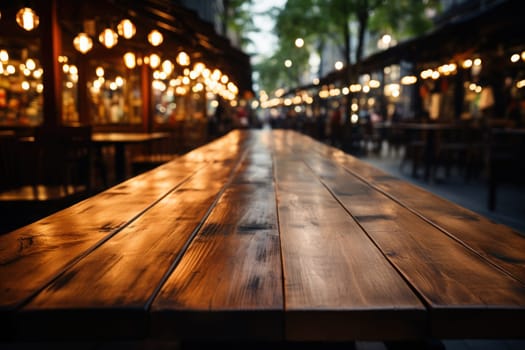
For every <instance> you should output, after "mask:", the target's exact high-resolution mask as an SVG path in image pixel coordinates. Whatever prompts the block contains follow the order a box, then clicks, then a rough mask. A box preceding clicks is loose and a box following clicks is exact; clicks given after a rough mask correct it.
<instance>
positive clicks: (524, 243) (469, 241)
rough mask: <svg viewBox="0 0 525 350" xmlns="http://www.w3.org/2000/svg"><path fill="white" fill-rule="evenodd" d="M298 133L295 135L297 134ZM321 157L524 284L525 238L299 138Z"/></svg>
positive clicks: (435, 196)
mask: <svg viewBox="0 0 525 350" xmlns="http://www.w3.org/2000/svg"><path fill="white" fill-rule="evenodd" d="M296 136H298V135H296ZM297 142H300V143H307V144H308V145H309V146H308V149H309V150H314V149H315V151H316V153H318V154H320V155H321V156H322V157H327V158H331V159H333V160H336V161H337V162H338V164H341V165H342V166H344V167H345V169H347V171H349V172H350V173H352V174H354V175H355V176H357V177H359V178H361V179H363V180H364V181H366V182H368V183H369V184H371V185H372V186H373V187H374V188H377V189H378V190H380V191H382V192H384V193H386V194H387V195H388V196H390V197H391V198H392V199H394V200H396V201H398V202H399V203H401V204H402V205H404V206H405V207H407V208H409V209H410V210H411V211H413V212H415V213H416V214H417V215H420V216H422V217H424V218H425V220H428V221H429V222H431V223H433V224H434V225H435V226H436V227H439V228H440V229H441V230H443V231H444V232H445V233H447V234H448V235H450V236H451V237H453V238H454V239H456V240H458V241H459V242H461V243H462V244H464V245H465V246H467V247H469V248H471V249H472V250H474V251H475V252H476V253H478V254H480V255H481V256H483V257H484V258H485V259H487V260H488V261H490V262H491V263H493V264H495V265H497V266H498V267H500V268H501V269H504V270H505V271H507V272H508V273H509V274H511V275H512V276H514V277H515V278H516V279H519V280H520V281H521V282H523V283H525V237H524V236H523V234H520V233H518V232H516V231H515V230H513V229H512V228H510V227H508V226H505V225H502V224H499V223H496V222H493V221H491V220H489V219H487V218H485V217H483V216H481V215H479V214H477V213H475V212H473V211H471V210H468V209H466V208H463V207H461V206H459V205H457V204H455V203H452V202H450V201H448V200H446V199H444V198H442V197H439V196H437V195H435V194H433V193H430V192H428V191H425V190H424V189H422V188H420V187H418V186H415V185H412V184H410V183H408V182H406V181H403V180H401V179H398V178H395V177H394V176H391V175H388V174H386V173H385V172H383V171H381V170H379V169H377V168H375V167H373V166H371V165H369V164H367V163H365V162H363V161H360V160H359V159H356V158H354V157H352V156H349V155H347V154H343V152H341V151H339V150H335V149H333V148H329V147H326V146H324V145H321V144H319V143H315V144H313V143H312V141H311V139H310V140H308V138H306V137H299V139H298V140H297Z"/></svg>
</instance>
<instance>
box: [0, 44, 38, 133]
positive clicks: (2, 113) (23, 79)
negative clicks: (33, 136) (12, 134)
mask: <svg viewBox="0 0 525 350" xmlns="http://www.w3.org/2000/svg"><path fill="white" fill-rule="evenodd" d="M37 51H38V50H36V49H35V50H29V49H27V48H24V49H22V50H17V49H11V48H9V47H0V123H1V124H8V125H38V124H40V123H41V122H42V105H43V96H42V92H43V90H44V86H43V84H42V76H43V69H42V66H41V64H40V59H39V57H38V56H36V55H35V54H34V53H33V52H37Z"/></svg>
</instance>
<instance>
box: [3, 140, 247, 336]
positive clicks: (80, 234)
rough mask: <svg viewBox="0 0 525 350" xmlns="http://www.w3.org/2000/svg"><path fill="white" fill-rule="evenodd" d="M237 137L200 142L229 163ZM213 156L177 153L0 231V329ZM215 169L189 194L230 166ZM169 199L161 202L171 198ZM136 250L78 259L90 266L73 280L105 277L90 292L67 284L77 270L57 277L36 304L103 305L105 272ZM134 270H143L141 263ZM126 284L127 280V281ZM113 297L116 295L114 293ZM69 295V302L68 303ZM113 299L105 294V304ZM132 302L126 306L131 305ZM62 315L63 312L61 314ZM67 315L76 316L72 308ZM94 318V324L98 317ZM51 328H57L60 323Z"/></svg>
mask: <svg viewBox="0 0 525 350" xmlns="http://www.w3.org/2000/svg"><path fill="white" fill-rule="evenodd" d="M234 136H235V135H234ZM239 136H240V135H237V137H231V136H229V137H225V138H224V139H221V140H220V142H214V143H212V144H210V145H207V146H206V147H203V149H202V151H203V152H208V151H209V150H211V151H213V153H212V154H213V155H216V158H215V159H218V158H220V159H221V161H223V162H227V163H232V162H233V161H234V159H235V157H237V158H238V157H239V153H238V152H237V150H238V149H240V148H242V147H237V146H236V144H237V143H238V142H242V138H241V137H239ZM235 147H237V149H236V148H235ZM221 150H222V151H221ZM215 159H214V158H213V157H211V158H210V157H207V158H205V157H198V154H197V152H194V153H193V154H191V155H187V156H184V157H180V159H179V160H177V161H176V162H172V163H167V164H165V165H164V166H162V167H159V168H158V169H157V170H156V171H154V172H148V173H144V174H142V175H140V176H137V177H135V178H133V179H130V180H128V181H126V182H124V183H122V184H119V185H117V186H115V187H113V188H110V189H109V190H107V191H105V192H103V193H101V194H99V195H97V196H94V197H92V198H89V199H88V200H86V201H83V202H81V203H79V204H77V205H74V206H72V207H70V208H68V209H66V210H64V211H61V212H58V213H57V214H54V215H52V216H49V217H47V218H44V219H42V220H40V221H39V222H37V223H34V224H32V225H29V226H27V227H25V228H22V229H19V230H17V231H15V232H12V233H10V234H6V235H3V236H2V237H0V310H1V312H2V315H4V316H5V317H2V319H3V320H7V321H5V323H6V327H3V328H2V333H3V332H4V331H5V333H3V335H4V334H5V335H6V336H11V333H12V332H14V329H15V328H16V327H15V326H14V322H15V320H13V311H14V310H15V309H16V308H18V307H20V306H22V305H23V304H24V303H26V302H27V300H28V298H30V297H31V296H33V295H34V294H36V293H37V292H39V291H40V290H42V289H44V288H45V287H46V285H47V284H49V283H50V282H51V281H53V279H54V278H56V277H58V276H60V274H62V273H63V272H64V271H65V270H66V269H67V268H68V267H69V266H72V265H73V264H74V263H75V262H76V261H78V260H80V259H81V258H83V257H85V256H87V255H88V253H90V252H92V251H93V250H94V249H95V248H96V247H98V246H99V245H101V244H102V243H104V242H105V241H107V240H108V239H109V238H110V237H112V236H114V235H115V234H116V233H117V232H119V231H120V230H122V229H123V228H124V227H126V226H127V225H129V224H130V223H131V222H132V221H133V220H135V219H136V218H137V217H139V216H140V215H142V214H143V213H144V212H146V211H147V210H148V209H149V208H150V207H151V206H153V205H155V204H156V203H157V202H158V201H159V200H160V199H161V198H163V197H164V196H166V195H167V194H168V193H170V192H171V191H172V190H174V189H175V188H176V187H177V186H179V185H180V184H182V183H183V182H184V181H186V180H187V179H188V178H189V177H190V176H191V175H192V174H193V173H194V172H195V171H198V170H199V169H200V168H202V167H203V166H204V165H205V164H213V163H214V162H215ZM220 168H221V166H220V165H218V164H217V165H216V166H214V169H212V170H210V171H211V173H208V174H207V175H206V176H204V177H202V176H195V177H194V182H193V185H192V186H193V187H192V188H193V191H194V193H195V196H197V197H198V196H201V198H204V197H205V196H204V195H203V194H202V192H201V191H202V190H205V188H206V186H207V184H209V181H210V178H211V179H213V177H214V176H216V175H218V174H220V172H221V171H223V172H224V171H226V172H227V171H228V169H229V167H224V170H220ZM206 180H207V181H208V182H206ZM181 191H182V190H181ZM179 192H180V191H179ZM170 199H171V198H168V199H166V200H167V201H169V200H170ZM163 203H164V202H163ZM189 204H191V205H195V206H197V205H198V203H195V204H193V202H192V199H191V197H187V198H186V199H185V200H182V201H181V204H180V205H183V206H184V205H186V208H185V209H184V210H188V208H189V209H191V208H192V206H188V205H189ZM188 215H189V214H188ZM168 217H169V216H168ZM199 219H200V218H199ZM142 220H143V221H141V222H144V220H145V221H147V220H148V219H147V216H146V219H142ZM150 223H151V221H150ZM133 227H134V226H131V227H130V230H131V232H134V229H133ZM152 227H155V226H152ZM126 234H127V235H128V236H127V237H129V233H128V231H125V232H123V233H122V235H121V236H119V238H120V237H122V236H124V235H126ZM117 242H120V243H115V244H113V243H111V244H108V247H115V246H117V247H118V245H119V244H124V243H123V242H122V241H121V240H120V241H118V240H117ZM138 242H139V241H135V240H134V239H130V240H129V241H128V242H126V244H128V247H130V246H131V248H133V245H134V244H138ZM106 243H107V242H106ZM140 254H141V252H139V251H136V250H133V249H131V250H130V251H127V252H126V251H122V252H120V253H115V255H114V256H109V257H108V256H104V257H102V258H101V261H100V262H98V261H97V263H96V264H94V265H93V266H97V267H99V266H103V265H104V264H107V265H111V264H115V266H113V267H112V268H113V270H112V269H111V268H110V267H108V266H104V267H101V268H100V270H94V269H91V265H90V264H85V263H83V264H84V265H83V266H88V268H87V270H86V271H84V270H82V272H81V274H80V275H82V274H86V275H85V276H84V277H76V278H80V279H82V278H89V277H94V276H99V277H100V275H101V276H105V277H106V280H104V279H100V280H98V279H97V282H99V283H100V284H99V285H98V286H97V288H98V289H95V290H94V289H93V286H92V285H90V284H84V285H83V286H84V287H85V289H84V290H83V291H82V293H80V287H76V288H75V287H72V289H71V290H69V289H68V288H71V287H70V286H74V283H77V282H76V281H77V280H76V279H74V277H75V276H76V274H77V272H68V273H65V274H63V275H62V276H61V277H60V278H59V279H58V280H56V281H55V282H54V284H53V286H52V287H50V289H48V291H47V292H44V293H43V295H48V294H46V293H49V291H50V290H51V291H53V293H56V294H53V293H51V294H53V297H51V298H50V299H49V300H48V301H47V302H49V304H48V305H47V306H45V302H42V299H37V301H36V303H37V304H38V303H42V304H41V308H43V309H45V308H49V310H50V311H51V307H54V306H58V308H59V309H64V310H66V309H67V307H73V306H74V308H80V309H82V308H88V307H93V308H96V307H101V306H104V305H103V304H96V303H95V302H94V300H96V299H97V295H98V296H99V297H100V299H103V298H105V297H106V295H105V293H106V290H107V289H108V286H113V281H111V282H110V281H108V278H110V277H111V276H113V277H114V275H111V274H115V269H117V268H119V267H120V266H121V264H124V261H121V260H120V258H122V256H125V257H126V259H128V260H129V259H131V260H133V259H135V260H136V261H137V262H140V259H138V258H137V256H140ZM126 259H124V260H126ZM152 266H154V265H152ZM90 269H91V270H90ZM137 269H138V270H141V268H137ZM143 269H146V268H143ZM77 271H78V270H77ZM134 272H135V273H139V272H140V271H137V270H135V271H133V270H130V271H129V273H130V274H133V273H134ZM116 275H118V274H116ZM122 275H123V277H124V278H125V276H124V275H125V274H124V273H123V274H122ZM128 277H129V276H128ZM70 279H73V280H74V282H71V284H68V283H67V281H68V280H70ZM127 282H128V283H131V281H127ZM65 286H68V287H65ZM113 287H114V288H115V289H117V288H118V287H122V284H117V285H115V286H113ZM95 291H97V292H98V294H97V293H95ZM61 293H62V294H61ZM68 293H69V294H68ZM144 293H147V291H146V290H145V291H144ZM110 295H112V294H110ZM112 296H114V297H115V298H116V296H115V295H112ZM53 298H56V299H53ZM60 298H64V299H60ZM67 298H70V299H71V300H70V301H67ZM100 299H99V301H100ZM125 300H127V299H126V298H124V297H122V300H120V304H119V303H116V304H115V305H118V306H119V307H120V306H122V305H124V301H125ZM65 301H67V302H65ZM112 301H113V300H112V299H111V297H109V295H108V299H107V303H111V302H112ZM128 301H129V300H128ZM62 302H64V304H62ZM90 302H94V303H93V305H90V304H89V303H90ZM73 304H75V305H73ZM60 306H61V307H60ZM135 306H136V305H132V307H135ZM85 311H87V310H85ZM24 312H25V313H24V314H25V315H27V320H31V319H34V318H35V317H37V320H39V321H42V319H41V318H40V316H39V313H38V312H29V309H27V308H26V309H25V311H24ZM63 314H67V312H66V313H63ZM33 315H36V316H33ZM68 315H69V316H71V315H73V316H75V315H76V314H74V313H73V314H68ZM86 320H87V319H86ZM18 322H19V321H17V323H18ZM28 322H29V321H28ZM44 324H45V322H44ZM93 324H94V325H95V326H96V323H93ZM37 325H38V323H37ZM19 328H20V327H19ZM99 328H103V327H102V326H101V325H100V326H99ZM57 330H60V328H58V329H57Z"/></svg>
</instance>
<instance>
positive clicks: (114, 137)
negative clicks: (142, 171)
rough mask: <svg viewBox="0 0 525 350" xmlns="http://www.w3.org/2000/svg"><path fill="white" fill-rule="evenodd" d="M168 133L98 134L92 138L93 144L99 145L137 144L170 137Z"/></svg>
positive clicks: (94, 134)
mask: <svg viewBox="0 0 525 350" xmlns="http://www.w3.org/2000/svg"><path fill="white" fill-rule="evenodd" d="M168 136H169V134H168V133H164V132H152V133H146V132H144V133H126V132H96V133H93V135H92V136H91V140H92V141H93V142H98V143H136V142H145V141H152V140H159V139H162V138H166V137H168Z"/></svg>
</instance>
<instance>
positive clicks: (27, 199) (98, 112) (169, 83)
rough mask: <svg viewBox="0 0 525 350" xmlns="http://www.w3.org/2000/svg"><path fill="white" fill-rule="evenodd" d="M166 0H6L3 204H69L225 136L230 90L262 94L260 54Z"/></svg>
mask: <svg viewBox="0 0 525 350" xmlns="http://www.w3.org/2000/svg"><path fill="white" fill-rule="evenodd" d="M167 4H168V2H158V1H143V2H132V3H129V2H127V1H110V0H107V1H106V0H97V1H95V2H80V3H76V2H71V1H61V0H45V1H34V2H25V1H9V2H3V3H2V4H1V5H0V14H1V17H0V33H1V34H0V130H1V133H0V156H1V160H2V162H1V164H0V177H1V178H2V180H1V183H0V205H1V206H2V207H7V208H14V207H17V206H23V205H29V206H33V207H34V206H44V207H53V206H54V208H56V206H57V205H60V206H63V205H64V204H59V203H60V202H61V201H62V202H63V203H72V202H73V201H74V200H78V198H82V197H79V195H80V196H85V195H89V194H92V193H95V192H96V191H98V190H101V189H104V188H107V187H108V186H110V185H113V184H116V183H119V182H121V181H123V180H125V179H127V178H129V177H131V176H132V175H135V174H137V173H138V172H140V171H141V170H145V169H149V168H152V167H154V166H157V165H159V164H161V163H162V162H164V161H167V160H170V159H173V158H174V157H176V156H177V155H179V154H181V153H184V152H186V151H188V150H189V149H192V148H195V147H197V146H199V145H202V144H204V143H206V142H208V141H209V140H210V139H211V138H213V137H216V136H217V135H210V134H209V133H208V132H207V130H208V128H207V125H208V117H209V116H210V114H211V113H213V112H214V109H215V108H216V107H217V105H218V104H219V102H220V103H221V104H222V105H224V106H226V108H234V106H235V104H236V103H237V102H238V100H240V99H242V98H243V97H245V96H248V95H249V94H251V68H250V63H249V57H248V56H247V55H246V54H244V53H243V52H241V51H240V50H239V49H237V48H235V47H233V46H232V45H231V44H230V42H229V41H228V40H227V39H225V38H224V37H222V36H220V35H218V34H217V33H216V32H215V31H214V30H213V27H212V26H211V24H210V23H207V22H205V21H203V20H201V19H199V17H198V16H197V14H196V13H195V12H193V11H191V10H188V9H185V8H183V7H180V6H172V5H170V6H167ZM53 140H54V141H53ZM57 140H60V141H57ZM45 147H48V148H50V150H45ZM86 164H87V165H86ZM79 192H81V193H79ZM49 202H51V203H52V205H49ZM9 210H12V211H15V212H16V211H18V210H15V209H9Z"/></svg>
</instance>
